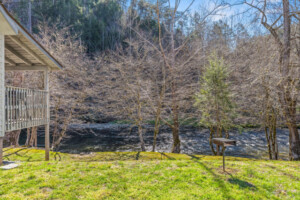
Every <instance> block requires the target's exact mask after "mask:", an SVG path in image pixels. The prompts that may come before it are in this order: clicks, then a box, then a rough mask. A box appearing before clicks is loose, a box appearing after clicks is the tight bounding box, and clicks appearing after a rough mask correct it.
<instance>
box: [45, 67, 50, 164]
mask: <svg viewBox="0 0 300 200" xmlns="http://www.w3.org/2000/svg"><path fill="white" fill-rule="evenodd" d="M44 89H45V90H46V92H47V95H46V105H47V111H46V117H47V124H46V125H45V160H46V161H48V160H49V157H50V155H49V152H50V133H49V131H50V105H49V102H50V101H49V98H50V94H49V71H48V69H46V70H45V71H44Z"/></svg>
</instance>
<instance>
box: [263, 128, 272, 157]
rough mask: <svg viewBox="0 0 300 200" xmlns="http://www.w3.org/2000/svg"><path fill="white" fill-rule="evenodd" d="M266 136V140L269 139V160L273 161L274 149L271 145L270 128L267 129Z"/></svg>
mask: <svg viewBox="0 0 300 200" xmlns="http://www.w3.org/2000/svg"><path fill="white" fill-rule="evenodd" d="M265 134H266V139H267V144H268V152H269V159H270V160H272V149H271V145H270V143H271V142H270V136H269V129H268V127H265Z"/></svg>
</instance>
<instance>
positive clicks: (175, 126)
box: [172, 97, 180, 153]
mask: <svg viewBox="0 0 300 200" xmlns="http://www.w3.org/2000/svg"><path fill="white" fill-rule="evenodd" d="M173 98H174V97H173ZM174 100H175V99H174ZM173 123H174V124H173V128H172V134H173V147H172V153H180V139H179V119H178V106H177V103H175V102H173Z"/></svg>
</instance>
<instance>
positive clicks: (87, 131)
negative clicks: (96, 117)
mask: <svg viewBox="0 0 300 200" xmlns="http://www.w3.org/2000/svg"><path fill="white" fill-rule="evenodd" d="M277 135H278V145H279V152H280V158H281V159H286V158H287V155H288V130H287V129H279V130H278V134H277ZM208 137H209V132H208V130H207V129H196V128H194V127H182V128H181V130H180V138H181V142H182V143H181V148H182V153H186V154H206V155H211V150H210V147H209V144H208ZM144 138H145V143H146V147H147V151H151V149H152V142H153V126H151V125H147V126H145V137H144ZM230 138H232V139H235V140H237V146H236V147H228V148H227V150H226V155H231V156H241V157H249V158H267V144H266V139H265V134H264V131H261V130H254V129H251V130H244V131H243V132H242V133H239V132H238V131H232V132H230ZM171 146H172V133H171V130H170V129H169V128H168V127H162V128H161V130H160V134H159V135H158V138H157V151H159V152H170V149H171ZM139 150H140V145H139V138H138V134H137V129H136V128H135V127H133V128H132V127H131V126H130V125H120V124H112V123H104V124H72V125H70V126H69V128H68V131H67V137H66V138H65V139H64V140H63V141H62V144H61V145H60V147H59V151H61V152H68V153H82V152H94V151H139Z"/></svg>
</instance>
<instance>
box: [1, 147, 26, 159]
mask: <svg viewBox="0 0 300 200" xmlns="http://www.w3.org/2000/svg"><path fill="white" fill-rule="evenodd" d="M8 150H10V149H8ZM8 150H6V151H8ZM25 150H27V151H25ZM6 151H4V152H6ZM29 151H30V149H29V148H20V149H17V150H16V151H14V152H12V153H10V154H7V155H4V156H3V158H5V159H7V160H10V156H13V155H16V156H18V157H22V158H27V161H30V160H31V159H32V157H31V156H26V154H27V153H28V152H29ZM20 152H22V154H19V153H20Z"/></svg>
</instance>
